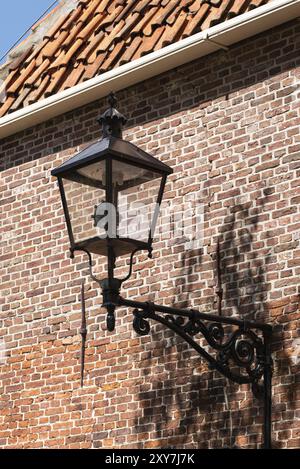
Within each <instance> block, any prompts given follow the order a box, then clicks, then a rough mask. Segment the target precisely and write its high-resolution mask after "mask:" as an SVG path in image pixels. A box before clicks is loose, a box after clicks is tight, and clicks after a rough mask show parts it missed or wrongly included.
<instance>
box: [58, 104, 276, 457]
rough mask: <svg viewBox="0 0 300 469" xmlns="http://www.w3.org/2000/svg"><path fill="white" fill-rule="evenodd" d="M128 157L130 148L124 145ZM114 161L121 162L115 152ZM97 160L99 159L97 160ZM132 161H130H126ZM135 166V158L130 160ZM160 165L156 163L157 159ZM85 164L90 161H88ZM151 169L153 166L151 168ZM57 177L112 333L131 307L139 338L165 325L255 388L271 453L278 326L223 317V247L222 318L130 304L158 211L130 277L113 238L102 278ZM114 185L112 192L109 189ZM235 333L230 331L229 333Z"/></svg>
mask: <svg viewBox="0 0 300 469" xmlns="http://www.w3.org/2000/svg"><path fill="white" fill-rule="evenodd" d="M109 102H110V109H108V110H107V111H106V112H105V113H104V114H103V115H102V116H101V118H100V119H99V121H100V122H101V123H102V125H103V136H104V138H107V137H111V136H113V137H115V138H116V139H117V140H118V141H119V143H120V142H124V143H125V141H123V140H121V138H122V127H121V125H122V124H124V123H125V122H126V119H125V118H124V116H122V115H121V114H120V113H119V112H118V111H117V110H116V109H115V108H114V106H115V103H116V101H115V98H114V96H113V95H111V96H110V99H109ZM124 152H126V145H125V146H124ZM111 154H112V155H113V156H114V157H116V156H117V157H120V154H116V153H114V152H113V151H112V152H111ZM107 156H108V155H106V158H107V159H106V172H107V175H108V181H110V184H107V188H106V198H107V201H110V202H112V199H113V197H112V189H111V188H112V166H111V162H112V159H111V158H110V157H107ZM94 157H95V159H97V158H99V154H98V155H94ZM126 157H127V156H126ZM152 158H153V157H152ZM128 161H130V157H129V158H128ZM153 161H154V160H153ZM82 164H84V162H82ZM164 167H165V174H163V175H162V181H161V185H160V189H159V193H158V198H157V207H158V208H159V206H160V204H161V201H162V197H163V192H164V188H165V183H166V178H167V175H168V174H170V173H171V172H172V170H171V169H170V168H169V170H167V168H168V167H167V166H166V165H164ZM65 168H67V169H68V170H70V169H71V170H72V164H70V165H68V162H67V163H66V164H65ZM148 168H149V166H148ZM52 174H53V175H54V176H56V177H58V184H59V189H60V194H61V199H62V205H63V208H64V213H65V218H66V224H67V228H68V233H69V238H70V244H71V248H70V251H71V257H72V258H73V257H74V253H75V252H76V251H83V252H85V253H86V254H87V256H88V261H89V272H90V276H91V278H92V279H93V280H94V281H96V282H97V283H98V284H99V286H100V287H101V289H102V294H103V307H104V308H105V309H106V310H107V327H108V330H109V331H113V330H114V328H115V309H116V308H117V307H127V308H132V309H133V327H134V330H135V331H136V333H137V334H139V335H146V334H148V333H149V332H150V324H149V320H153V321H156V322H158V323H160V324H163V325H164V326H165V327H167V328H168V329H170V330H172V331H173V332H175V333H176V334H177V335H178V336H180V337H181V338H182V339H183V340H184V341H185V342H187V343H188V344H189V345H190V346H191V347H192V348H193V349H194V350H195V351H196V352H197V353H198V354H199V355H200V356H201V357H202V358H204V359H205V360H206V361H207V362H208V364H209V367H210V369H211V370H217V371H218V372H220V373H221V374H222V375H223V376H225V377H226V378H228V379H229V380H230V381H232V382H235V383H238V384H246V383H248V384H250V385H251V387H252V391H253V394H254V396H255V397H257V398H259V399H263V407H264V429H263V448H265V449H270V448H271V445H272V442H271V421H272V357H271V340H272V327H271V326H270V325H268V324H263V323H259V322H254V321H245V320H241V319H236V318H231V317H229V318H228V317H223V316H222V295H223V289H222V284H221V268H220V245H219V243H218V244H217V249H216V266H217V272H216V276H217V280H216V286H217V288H216V294H217V296H218V315H213V314H207V313H201V312H199V311H196V310H189V309H180V308H173V307H167V306H162V305H157V304H155V303H151V302H140V301H134V300H130V299H124V298H123V297H122V296H121V295H120V289H121V286H122V283H123V282H125V281H126V280H128V279H129V278H130V276H131V274H132V268H133V258H134V255H135V254H136V252H137V251H139V250H143V249H145V250H147V251H148V254H149V257H151V256H152V241H153V236H152V235H153V228H154V225H155V224H156V221H157V217H158V209H157V210H156V212H155V213H154V216H153V220H152V224H151V228H150V233H149V238H148V242H147V243H138V242H135V245H134V246H133V250H132V252H131V255H130V262H129V273H128V275H127V276H126V277H125V278H123V279H117V278H115V277H114V268H115V260H116V255H115V253H114V246H113V241H112V240H111V239H109V238H107V258H108V277H107V278H105V279H98V278H97V277H96V276H95V275H94V274H93V262H92V256H91V252H90V251H89V249H88V248H87V247H86V246H82V245H78V244H76V242H75V241H74V237H73V232H72V226H71V220H70V217H69V213H68V206H67V200H66V196H65V191H64V188H63V183H62V177H63V174H64V173H63V172H62V171H61V170H60V168H58V169H56V170H54V171H53V172H52ZM108 186H109V187H108ZM116 242H118V240H116ZM82 311H83V315H82V327H81V335H82V339H83V342H82V351H81V352H82V353H81V356H82V373H81V382H82V383H83V366H84V344H85V340H86V334H87V330H86V319H85V306H84V288H82ZM228 328H229V329H228ZM232 328H233V329H232ZM199 335H200V338H202V339H205V341H206V343H207V345H208V346H210V349H212V351H213V353H209V352H207V350H206V349H205V348H204V347H203V346H202V344H201V343H199V340H196V336H199Z"/></svg>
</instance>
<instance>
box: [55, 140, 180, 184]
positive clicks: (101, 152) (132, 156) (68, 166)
mask: <svg viewBox="0 0 300 469" xmlns="http://www.w3.org/2000/svg"><path fill="white" fill-rule="evenodd" d="M109 156H110V157H112V158H114V159H117V160H119V161H123V162H126V163H129V164H130V163H131V164H132V165H134V166H139V167H143V168H146V169H149V170H152V171H154V172H158V173H160V174H171V173H173V170H172V168H170V166H168V165H166V164H165V163H163V162H161V161H159V160H158V159H157V158H154V156H152V155H150V154H149V153H147V152H145V151H144V150H142V149H141V148H139V147H137V146H136V145H134V144H133V143H131V142H128V141H126V140H123V139H121V138H117V137H113V136H110V137H105V138H103V139H101V140H99V141H97V142H96V143H93V144H91V145H89V146H88V147H87V148H85V149H84V150H82V151H80V152H79V153H77V154H76V155H74V156H73V157H72V158H70V159H68V160H67V161H65V162H64V163H63V164H62V165H60V166H59V167H57V168H55V169H54V170H53V171H52V173H51V174H52V176H61V177H64V176H65V175H66V174H67V173H68V172H69V171H71V170H76V169H79V168H81V167H83V166H86V165H88V164H90V163H95V162H96V161H101V160H103V159H105V158H107V157H109Z"/></svg>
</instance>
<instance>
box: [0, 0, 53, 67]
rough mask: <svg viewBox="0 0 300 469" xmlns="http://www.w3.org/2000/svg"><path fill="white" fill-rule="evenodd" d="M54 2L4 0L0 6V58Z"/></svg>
mask: <svg viewBox="0 0 300 469" xmlns="http://www.w3.org/2000/svg"><path fill="white" fill-rule="evenodd" d="M53 2H54V0H5V1H2V2H1V7H0V59H1V57H2V56H3V55H4V53H5V52H6V51H7V50H8V49H9V48H10V47H11V46H12V45H13V44H14V42H15V41H16V40H17V39H18V38H19V37H20V36H22V34H23V33H24V32H25V31H26V29H28V28H29V27H30V26H31V25H32V24H33V23H34V22H35V21H36V20H37V19H38V18H39V17H40V16H41V15H42V14H43V13H44V12H45V10H47V8H48V7H49V6H50V5H51V4H52V3H53Z"/></svg>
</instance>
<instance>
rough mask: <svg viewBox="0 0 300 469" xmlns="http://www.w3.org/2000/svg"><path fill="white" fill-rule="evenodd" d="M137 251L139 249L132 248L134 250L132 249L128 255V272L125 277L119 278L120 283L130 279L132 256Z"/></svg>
mask: <svg viewBox="0 0 300 469" xmlns="http://www.w3.org/2000/svg"><path fill="white" fill-rule="evenodd" d="M138 251H140V249H134V251H132V253H131V255H130V260H129V272H128V275H126V277H124V278H122V279H120V282H121V284H122V283H124V282H126V281H127V280H129V279H130V277H131V274H132V269H133V257H134V255H135V254H136V253H137V252H138Z"/></svg>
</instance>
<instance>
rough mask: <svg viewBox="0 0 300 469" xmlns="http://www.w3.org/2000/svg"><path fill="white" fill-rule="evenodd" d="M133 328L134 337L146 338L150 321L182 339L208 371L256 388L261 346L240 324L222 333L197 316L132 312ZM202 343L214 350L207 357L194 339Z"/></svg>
mask: <svg viewBox="0 0 300 469" xmlns="http://www.w3.org/2000/svg"><path fill="white" fill-rule="evenodd" d="M133 314H134V319H133V327H134V330H135V331H136V333H137V334H139V335H146V334H148V333H149V331H150V325H149V319H153V320H155V321H157V322H160V323H161V324H164V325H166V326H167V327H168V328H169V329H172V330H173V331H174V332H176V333H177V334H178V335H180V336H181V337H182V338H183V339H185V340H186V341H187V342H188V343H189V344H190V345H191V346H192V347H193V348H194V349H195V350H196V351H197V352H198V353H199V354H200V355H202V356H203V357H204V358H205V359H206V360H207V361H208V362H209V366H210V368H211V369H216V370H218V371H220V372H221V373H222V374H223V375H224V376H226V377H227V378H229V379H230V380H232V381H234V382H236V383H240V384H242V383H252V384H257V383H258V382H259V380H260V378H261V377H262V376H263V372H264V343H263V340H262V338H261V337H260V336H259V335H258V333H257V332H256V331H254V330H251V329H248V328H247V327H245V326H244V325H243V324H242V325H241V326H239V327H238V328H236V329H235V330H232V328H230V330H226V327H225V325H224V324H222V323H220V322H218V323H217V322H209V321H208V324H206V323H205V322H204V320H202V319H201V320H200V319H197V312H194V311H191V315H190V317H182V316H180V315H178V314H176V313H174V315H173V314H167V315H162V314H157V312H155V310H154V309H153V308H152V309H151V308H149V307H148V309H147V308H145V309H135V310H134V312H133ZM199 334H201V336H202V337H203V338H204V339H205V340H206V342H207V345H208V346H210V348H212V349H213V350H214V354H211V353H208V352H207V351H206V349H205V348H203V345H202V343H201V342H200V341H199V340H196V336H197V335H199Z"/></svg>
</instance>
